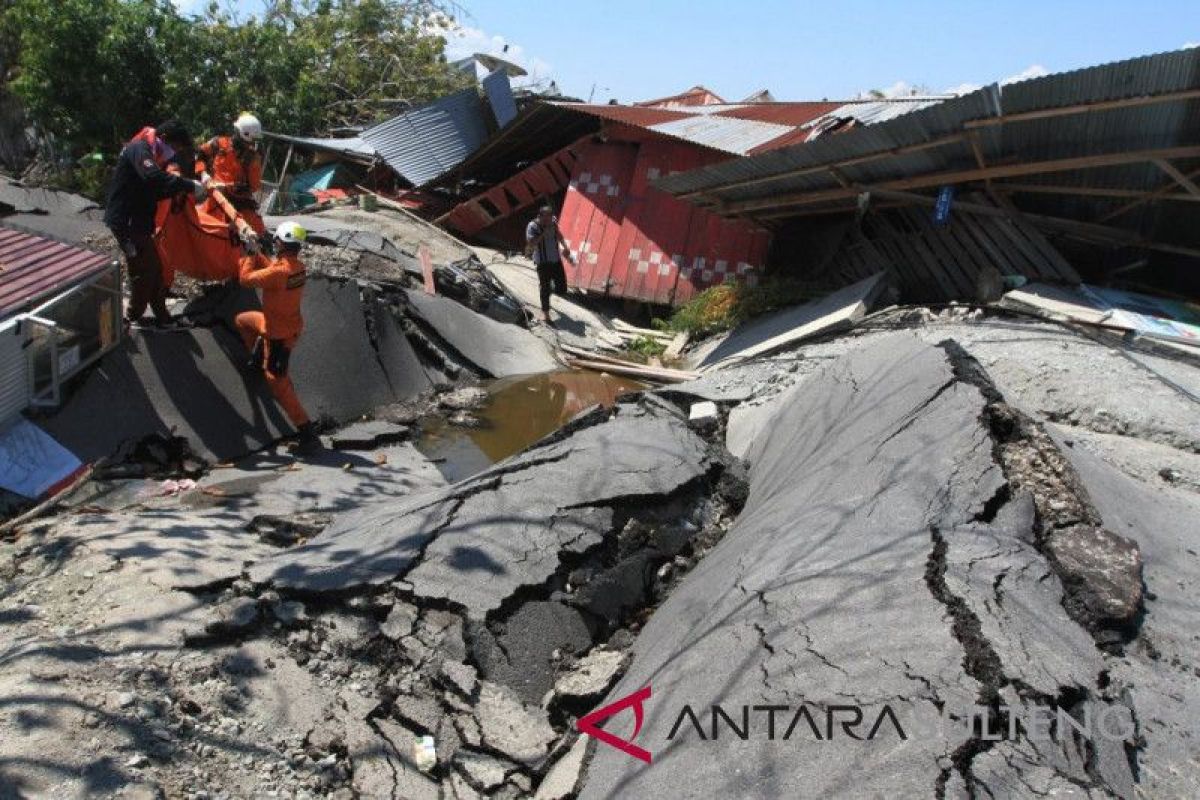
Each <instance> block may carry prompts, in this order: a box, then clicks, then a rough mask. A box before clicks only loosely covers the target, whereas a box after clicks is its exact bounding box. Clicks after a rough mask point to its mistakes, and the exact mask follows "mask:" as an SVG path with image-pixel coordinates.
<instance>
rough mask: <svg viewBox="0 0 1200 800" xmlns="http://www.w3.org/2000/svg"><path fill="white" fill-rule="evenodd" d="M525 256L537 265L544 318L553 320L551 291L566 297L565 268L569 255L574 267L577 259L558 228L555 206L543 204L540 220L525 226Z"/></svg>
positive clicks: (531, 221)
mask: <svg viewBox="0 0 1200 800" xmlns="http://www.w3.org/2000/svg"><path fill="white" fill-rule="evenodd" d="M525 255H526V256H528V257H529V258H532V259H533V263H534V266H536V267H537V276H538V289H539V292H540V294H541V300H542V321H543V322H546V323H549V322H550V293H551V291H553V292H554V294H557V295H558V296H559V297H564V296H566V294H567V272H566V270H564V269H563V263H562V260H563V259H564V258H565V259H566V260H567V261H568V262H570V264H571V265H572V266H574V264H575V259H573V258H572V257H571V249H570V248H569V247H567V241H566V239H564V238H563V235H562V232H561V231H560V230H559V229H558V219H557V218H556V217H555V216H554V209H553V208H551V207H550V206H542V207H541V208H540V209H538V215H537V218H536V219H533V220H530V222H529V225H527V226H526V228H525Z"/></svg>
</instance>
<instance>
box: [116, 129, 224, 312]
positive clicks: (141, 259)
mask: <svg viewBox="0 0 1200 800" xmlns="http://www.w3.org/2000/svg"><path fill="white" fill-rule="evenodd" d="M191 146H192V137H191V136H190V135H189V134H188V132H187V129H185V128H184V127H183V126H182V125H181V124H179V123H178V122H175V121H174V120H170V121H168V122H164V123H163V124H161V125H159V126H158V128H149V127H147V128H142V130H140V131H138V134H137V135H136V136H134V137H133V139H131V140H130V141H129V143H128V144H126V145H125V147H124V148H123V149H122V150H121V155H120V156H119V157H118V158H117V168H116V171H115V173H114V174H113V179H112V184H111V185H110V186H109V190H108V205H107V206H106V208H105V211H104V224H105V225H107V226H108V228H109V230H111V231H112V232H113V236H115V237H116V238H117V244H119V245H120V246H121V251H122V252H123V253H124V254H125V263H126V270H127V274H128V275H129V283H130V301H129V308H128V309H127V310H126V312H125V319H126V320H127V321H128V322H129V323H130V324H134V325H139V326H140V325H141V324H142V315H143V314H145V313H146V308H147V306H149V308H150V309H151V310H152V311H153V312H154V318H155V324H156V326H157V327H158V328H159V329H168V328H171V327H173V326H174V324H175V323H174V320H172V319H171V314H170V312H169V311H167V303H166V292H165V291H164V289H163V275H162V263H161V262H160V261H159V259H158V251H157V250H155V248H154V215H155V210H156V209H157V207H158V201H159V200H162V199H163V198H167V197H173V196H175V195H177V194H183V193H186V192H190V193H191V194H193V195H194V196H195V197H196V199H197V200H198V201H199V200H203V199H204V196H205V191H204V187H203V186H201V185H200V184H199V183H198V182H197V181H193V180H189V179H187V178H183V177H180V176H179V175H172V174H171V173H169V172H167V171H166V166H167V164H168V163H169V162H170V160H171V159H172V158H173V157H174V155H175V151H176V150H184V149H188V150H190V149H191Z"/></svg>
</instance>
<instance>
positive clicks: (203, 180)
mask: <svg viewBox="0 0 1200 800" xmlns="http://www.w3.org/2000/svg"><path fill="white" fill-rule="evenodd" d="M212 182H213V179H212V175H209V174H208V173H207V172H201V173H200V185H201V186H203V187H204V188H205V189H209V188H211V187H212Z"/></svg>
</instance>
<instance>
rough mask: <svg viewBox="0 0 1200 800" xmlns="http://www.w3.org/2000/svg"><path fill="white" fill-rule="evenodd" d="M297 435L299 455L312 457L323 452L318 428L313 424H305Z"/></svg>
mask: <svg viewBox="0 0 1200 800" xmlns="http://www.w3.org/2000/svg"><path fill="white" fill-rule="evenodd" d="M296 433H297V436H296V452H297V453H298V454H300V455H302V456H311V455H315V454H316V453H319V452H321V437H320V436H317V428H316V426H315V425H313V423H311V422H306V423H304V424H303V425H301V426H300V430H298V431H297V432H296Z"/></svg>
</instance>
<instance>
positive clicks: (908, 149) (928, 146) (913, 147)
mask: <svg viewBox="0 0 1200 800" xmlns="http://www.w3.org/2000/svg"><path fill="white" fill-rule="evenodd" d="M965 138H966V136H965V134H961V133H956V134H954V135H953V136H946V137H944V138H941V139H934V140H933V141H929V142H920V143H918V144H910V145H906V146H904V147H893V148H892V149H890V150H880V151H879V152H876V153H867V154H866V155H861V156H855V157H854V158H847V159H843V160H841V161H835V162H832V163H830V164H819V165H816V166H812V167H803V168H801V169H795V170H789V171H787V172H781V173H778V174H776V175H764V176H760V177H757V178H747V179H745V180H740V181H733V182H731V183H723V184H721V185H720V186H713V187H709V188H707V189H696V190H695V191H691V192H684V193H683V194H680V195H676V196H677V197H679V198H680V199H684V200H686V199H688V198H692V197H697V196H705V197H710V198H712V199H713V200H714V202H716V198H715V197H712V195H711V194H710V193H711V192H712V191H714V190H716V191H724V190H726V189H740V188H742V187H744V186H755V185H757V184H760V183H770V182H771V181H778V180H784V179H787V178H799V177H801V176H804V175H812V174H814V173H817V172H829V171H830V170H831V169H841V168H844V167H854V166H857V165H859V164H867V163H870V162H871V161H878V160H879V159H881V158H891V157H893V156H904V155H909V154H911V153H921V152H924V151H926V150H933V149H935V148H938V147H945V146H946V145H948V144H957V143H958V142H961V141H963V140H964V139H965Z"/></svg>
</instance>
